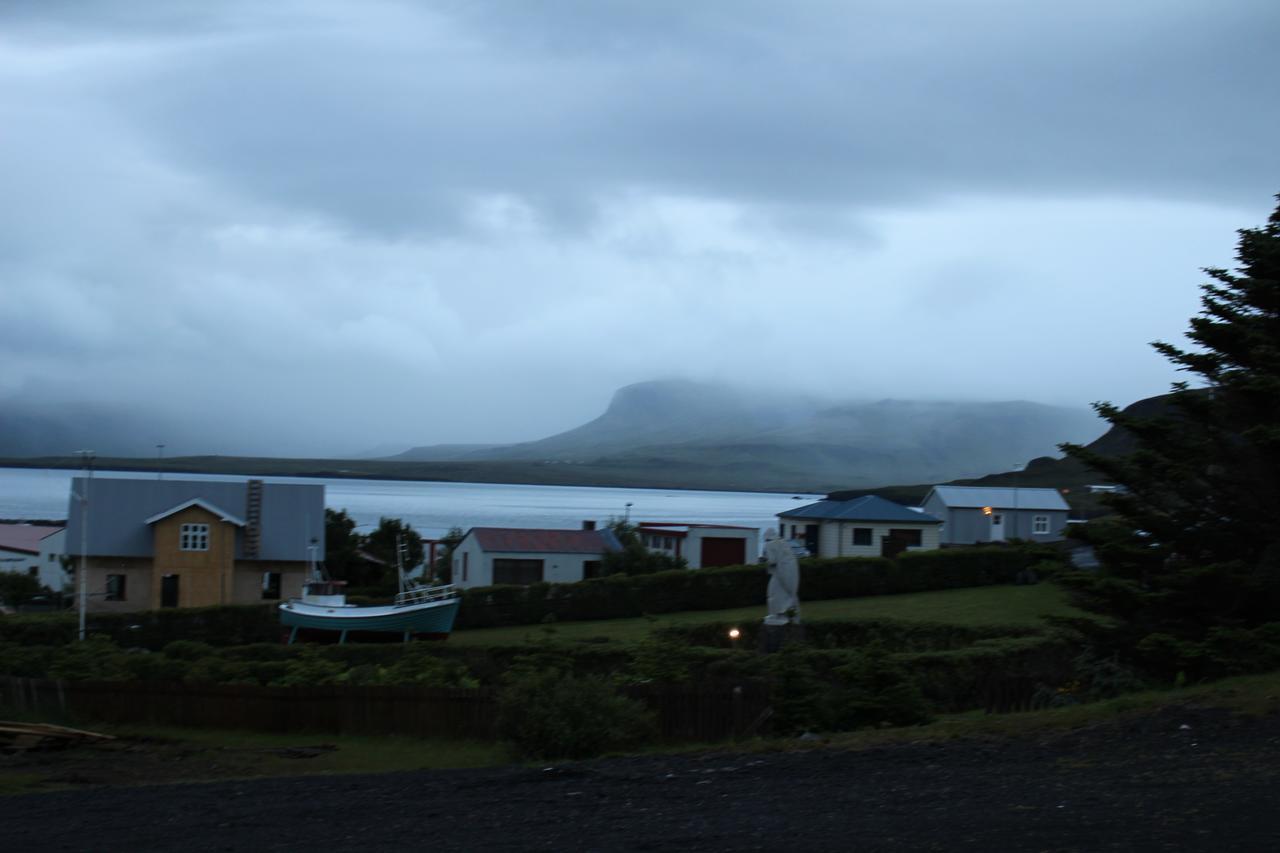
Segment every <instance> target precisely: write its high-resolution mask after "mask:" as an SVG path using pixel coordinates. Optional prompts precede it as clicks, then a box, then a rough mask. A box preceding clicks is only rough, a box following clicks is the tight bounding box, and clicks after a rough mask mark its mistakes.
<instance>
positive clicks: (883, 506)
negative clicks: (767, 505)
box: [778, 495, 942, 524]
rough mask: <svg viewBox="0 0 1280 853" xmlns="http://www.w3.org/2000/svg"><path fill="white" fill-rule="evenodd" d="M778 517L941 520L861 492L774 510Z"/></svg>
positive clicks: (850, 519) (920, 521) (916, 522)
mask: <svg viewBox="0 0 1280 853" xmlns="http://www.w3.org/2000/svg"><path fill="white" fill-rule="evenodd" d="M778 518H813V519H822V520H826V521H894V522H911V523H914V524H941V523H942V520H941V519H937V518H934V517H933V516H932V515H927V514H925V513H923V512H919V511H918V510H914V509H910V508H908V507H905V506H903V505H902V504H896V503H894V502H893V501H888V500H885V499H884V498H882V497H878V496H877V495H863V496H862V497H860V498H854V499H853V500H850V501H818V502H817V503H816V504H808V505H807V506H801V507H796V508H795V509H789V510H787V511H785V512H780V513H778Z"/></svg>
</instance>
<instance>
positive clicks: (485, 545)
mask: <svg viewBox="0 0 1280 853" xmlns="http://www.w3.org/2000/svg"><path fill="white" fill-rule="evenodd" d="M620 550H622V546H621V545H620V544H619V542H618V537H616V536H614V535H613V531H612V530H546V529H525V528H513V527H473V528H471V529H470V530H468V531H467V535H466V536H464V537H462V541H461V542H459V543H458V546H457V547H456V548H454V550H453V583H454V585H455V586H458V587H462V588H467V587H473V586H493V585H494V584H522V585H527V584H531V583H540V582H543V581H545V582H547V583H574V582H575V581H580V580H585V579H586V578H593V577H599V576H600V563H601V560H603V559H604V555H605V554H606V553H608V552H610V551H620Z"/></svg>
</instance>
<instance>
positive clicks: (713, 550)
mask: <svg viewBox="0 0 1280 853" xmlns="http://www.w3.org/2000/svg"><path fill="white" fill-rule="evenodd" d="M746 562H747V540H745V539H730V538H728V537H725V536H707V537H705V538H704V539H703V540H702V567H703V568H704V569H709V568H711V567H712V566H742V565H746Z"/></svg>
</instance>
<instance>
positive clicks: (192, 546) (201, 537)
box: [178, 524, 209, 551]
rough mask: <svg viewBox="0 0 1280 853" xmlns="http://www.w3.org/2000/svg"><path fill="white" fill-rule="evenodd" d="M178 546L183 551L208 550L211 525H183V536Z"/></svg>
mask: <svg viewBox="0 0 1280 853" xmlns="http://www.w3.org/2000/svg"><path fill="white" fill-rule="evenodd" d="M178 547H179V548H180V549H182V550H183V551H208V550H209V525H207V524H184V525H182V530H181V538H180V539H179V541H178Z"/></svg>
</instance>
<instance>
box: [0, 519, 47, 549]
mask: <svg viewBox="0 0 1280 853" xmlns="http://www.w3.org/2000/svg"><path fill="white" fill-rule="evenodd" d="M59 530H62V528H61V527H47V526H44V525H39V524H0V548H3V549H5V550H6V551H22V552H24V553H27V554H39V553H40V540H41V539H44V538H45V537H46V536H49V535H51V534H54V533H57V532H58V531H59Z"/></svg>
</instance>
